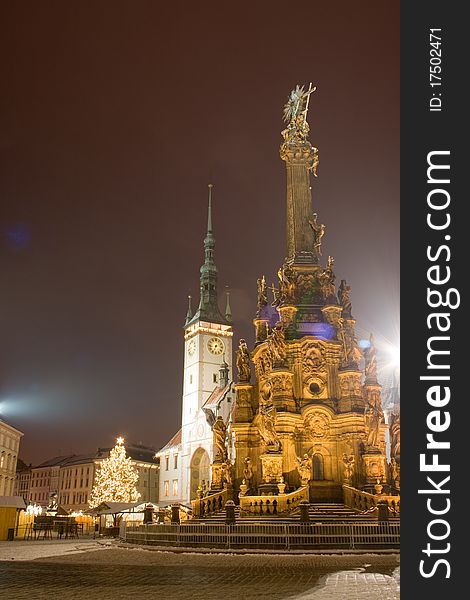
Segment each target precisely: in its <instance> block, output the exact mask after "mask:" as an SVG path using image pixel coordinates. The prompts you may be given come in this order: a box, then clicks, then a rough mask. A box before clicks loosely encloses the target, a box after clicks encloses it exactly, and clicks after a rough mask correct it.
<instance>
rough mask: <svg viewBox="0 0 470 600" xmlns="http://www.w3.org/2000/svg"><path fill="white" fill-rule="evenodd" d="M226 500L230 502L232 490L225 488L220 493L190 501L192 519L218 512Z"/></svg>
mask: <svg viewBox="0 0 470 600" xmlns="http://www.w3.org/2000/svg"><path fill="white" fill-rule="evenodd" d="M227 500H232V489H231V488H228V487H227V486H225V487H224V489H223V490H222V491H220V492H216V493H215V494H210V495H209V496H205V497H202V498H196V500H192V501H191V504H192V505H193V517H207V516H208V515H213V514H215V513H217V512H220V511H221V510H222V509H223V508H224V507H225V503H226V502H227Z"/></svg>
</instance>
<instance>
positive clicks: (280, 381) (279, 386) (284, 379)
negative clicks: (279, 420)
mask: <svg viewBox="0 0 470 600" xmlns="http://www.w3.org/2000/svg"><path fill="white" fill-rule="evenodd" d="M271 384H272V391H273V394H274V395H275V396H276V395H279V396H285V395H286V394H290V392H291V390H292V376H291V375H290V374H289V375H288V374H284V373H280V374H278V375H272V376H271Z"/></svg>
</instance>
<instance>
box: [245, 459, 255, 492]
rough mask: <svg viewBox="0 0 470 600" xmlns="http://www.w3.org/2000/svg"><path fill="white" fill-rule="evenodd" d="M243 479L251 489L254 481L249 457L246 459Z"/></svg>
mask: <svg viewBox="0 0 470 600" xmlns="http://www.w3.org/2000/svg"><path fill="white" fill-rule="evenodd" d="M243 478H244V480H245V483H246V485H247V487H248V488H250V487H251V480H252V479H253V469H252V467H251V460H250V458H249V457H248V456H247V457H246V458H245V468H244V469H243Z"/></svg>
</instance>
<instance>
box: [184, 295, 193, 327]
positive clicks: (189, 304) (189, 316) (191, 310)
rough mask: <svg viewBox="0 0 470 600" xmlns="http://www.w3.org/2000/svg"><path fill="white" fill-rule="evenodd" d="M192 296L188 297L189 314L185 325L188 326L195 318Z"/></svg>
mask: <svg viewBox="0 0 470 600" xmlns="http://www.w3.org/2000/svg"><path fill="white" fill-rule="evenodd" d="M191 298H192V296H191V294H189V295H188V312H187V313H186V321H185V324H186V325H187V324H188V323H189V321H191V318H192V316H193V309H192V308H191Z"/></svg>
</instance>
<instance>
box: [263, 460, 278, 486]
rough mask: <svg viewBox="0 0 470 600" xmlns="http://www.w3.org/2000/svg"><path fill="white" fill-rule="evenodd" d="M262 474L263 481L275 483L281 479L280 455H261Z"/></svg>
mask: <svg viewBox="0 0 470 600" xmlns="http://www.w3.org/2000/svg"><path fill="white" fill-rule="evenodd" d="M260 459H261V466H262V472H263V481H265V482H266V483H277V482H278V481H281V477H282V455H280V454H271V455H270V454H262V455H261V456H260Z"/></svg>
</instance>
